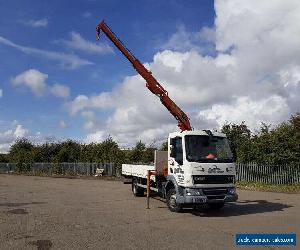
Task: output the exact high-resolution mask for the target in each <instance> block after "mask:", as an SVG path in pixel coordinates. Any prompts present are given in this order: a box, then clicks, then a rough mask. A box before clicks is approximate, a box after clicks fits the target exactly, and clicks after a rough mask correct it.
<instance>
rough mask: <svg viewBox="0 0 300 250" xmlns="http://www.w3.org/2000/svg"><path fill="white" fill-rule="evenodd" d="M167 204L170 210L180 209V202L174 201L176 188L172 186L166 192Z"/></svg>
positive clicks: (177, 211)
mask: <svg viewBox="0 0 300 250" xmlns="http://www.w3.org/2000/svg"><path fill="white" fill-rule="evenodd" d="M167 206H168V208H169V210H170V211H171V212H175V213H179V212H180V211H181V210H182V204H179V203H177V202H176V190H175V188H172V189H170V190H169V191H168V193H167Z"/></svg>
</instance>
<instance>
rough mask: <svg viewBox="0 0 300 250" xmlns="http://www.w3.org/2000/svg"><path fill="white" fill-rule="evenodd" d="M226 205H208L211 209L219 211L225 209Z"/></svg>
mask: <svg viewBox="0 0 300 250" xmlns="http://www.w3.org/2000/svg"><path fill="white" fill-rule="evenodd" d="M224 204H225V203H224V202H218V203H210V204H208V206H209V208H210V209H213V210H219V209H221V208H222V207H224Z"/></svg>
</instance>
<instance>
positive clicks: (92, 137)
mask: <svg viewBox="0 0 300 250" xmlns="http://www.w3.org/2000/svg"><path fill="white" fill-rule="evenodd" d="M105 139H106V138H105V137H104V132H103V131H97V132H95V133H91V134H88V135H87V137H86V138H85V140H84V142H85V143H92V142H101V141H103V140H105Z"/></svg>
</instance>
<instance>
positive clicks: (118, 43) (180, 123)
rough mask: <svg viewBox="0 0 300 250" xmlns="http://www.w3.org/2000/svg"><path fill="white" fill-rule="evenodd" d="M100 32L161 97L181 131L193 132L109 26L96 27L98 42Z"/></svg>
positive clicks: (166, 94)
mask: <svg viewBox="0 0 300 250" xmlns="http://www.w3.org/2000/svg"><path fill="white" fill-rule="evenodd" d="M100 31H103V33H105V35H106V36H107V37H108V38H109V39H110V40H111V41H112V42H113V44H114V45H115V46H116V47H117V48H118V49H119V50H120V51H121V52H122V54H123V55H124V56H125V57H126V58H127V59H128V60H129V61H130V62H131V64H132V66H133V67H134V69H135V70H136V71H137V72H138V73H139V74H140V75H141V76H142V77H143V78H144V79H145V80H146V87H147V88H148V89H149V90H150V91H151V92H152V93H153V94H155V95H156V96H158V97H159V99H160V101H161V103H162V104H163V105H164V106H165V107H166V108H167V109H168V110H169V111H170V113H171V114H172V115H173V116H174V117H175V119H176V120H177V121H178V127H179V128H180V129H181V131H185V130H192V127H191V124H190V121H189V118H188V116H187V115H186V114H185V113H184V112H183V111H182V110H181V109H180V108H179V107H178V106H177V105H176V104H175V102H173V101H172V99H171V98H170V97H169V96H168V92H167V91H166V90H165V89H164V88H163V87H162V86H161V85H160V84H159V82H158V81H157V80H156V79H155V78H154V77H153V76H152V73H151V72H150V71H149V70H147V69H146V68H145V67H144V65H143V64H142V63H141V62H140V61H139V60H138V59H136V58H135V57H134V55H133V54H132V53H131V52H130V51H129V50H128V49H127V48H126V47H125V45H124V44H123V43H122V42H121V40H120V39H119V38H118V37H117V36H116V35H115V34H114V33H113V32H112V30H111V29H110V28H109V27H108V26H107V24H106V23H105V22H104V21H102V22H101V23H99V24H98V25H97V27H96V32H97V40H99V37H100Z"/></svg>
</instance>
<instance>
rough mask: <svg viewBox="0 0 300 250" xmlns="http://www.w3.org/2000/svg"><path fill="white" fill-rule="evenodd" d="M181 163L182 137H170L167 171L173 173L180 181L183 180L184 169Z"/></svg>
mask: <svg viewBox="0 0 300 250" xmlns="http://www.w3.org/2000/svg"><path fill="white" fill-rule="evenodd" d="M182 164H183V149H182V137H179V136H176V137H174V138H170V151H169V173H170V174H171V175H174V177H175V179H176V181H177V182H178V183H181V182H182V181H183V178H182V177H183V174H184V171H183V169H182Z"/></svg>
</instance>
